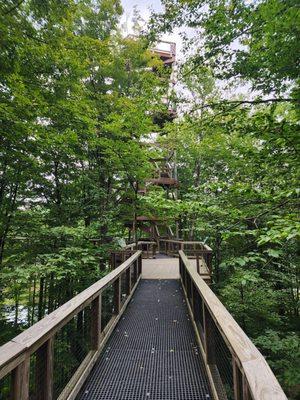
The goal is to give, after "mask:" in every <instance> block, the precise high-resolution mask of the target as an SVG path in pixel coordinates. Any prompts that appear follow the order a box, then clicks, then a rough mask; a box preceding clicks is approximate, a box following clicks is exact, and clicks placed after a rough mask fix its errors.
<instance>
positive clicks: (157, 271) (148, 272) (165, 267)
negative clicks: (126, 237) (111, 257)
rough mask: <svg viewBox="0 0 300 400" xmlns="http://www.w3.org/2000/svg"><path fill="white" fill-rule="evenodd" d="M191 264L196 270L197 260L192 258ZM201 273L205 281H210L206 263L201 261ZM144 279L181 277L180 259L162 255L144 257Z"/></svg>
mask: <svg viewBox="0 0 300 400" xmlns="http://www.w3.org/2000/svg"><path fill="white" fill-rule="evenodd" d="M189 261H190V264H191V266H192V267H193V268H194V269H195V270H196V260H195V259H190V260H189ZM200 275H201V277H202V278H203V279H204V280H205V281H210V275H209V271H208V269H207V267H206V265H205V264H204V263H202V262H200ZM142 279H179V259H178V258H174V257H161V256H160V255H158V257H157V258H151V259H144V260H143V268H142Z"/></svg>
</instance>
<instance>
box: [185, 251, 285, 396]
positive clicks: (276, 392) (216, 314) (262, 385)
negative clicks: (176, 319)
mask: <svg viewBox="0 0 300 400" xmlns="http://www.w3.org/2000/svg"><path fill="white" fill-rule="evenodd" d="M179 256H180V268H181V279H182V283H183V286H184V288H185V290H186V294H187V298H188V302H189V305H190V309H191V310H192V313H195V312H199V310H195V309H194V296H195V292H194V290H196V291H197V293H198V294H199V295H200V296H201V299H202V305H203V310H201V313H202V312H203V318H204V323H203V325H204V332H203V333H204V334H203V338H202V345H203V346H202V350H203V352H204V353H205V356H206V362H207V364H209V363H210V360H209V358H210V355H209V354H208V353H211V351H212V350H213V349H210V347H211V346H214V343H210V342H209V341H210V340H211V337H210V334H209V333H210V332H211V330H210V332H208V331H209V329H208V320H207V318H205V316H206V315H207V313H209V316H210V317H211V318H212V320H213V322H214V324H215V327H216V329H217V330H218V331H219V333H220V334H221V336H222V337H223V339H224V341H225V343H226V345H227V347H228V349H229V351H230V353H231V354H232V360H233V364H234V365H233V366H232V367H233V369H234V373H233V380H234V387H233V391H234V393H235V397H234V398H235V399H240V398H241V397H240V394H239V393H240V389H242V392H243V393H244V397H242V398H245V399H248V398H249V396H248V395H247V393H250V395H251V396H252V397H251V398H252V399H253V400H287V397H286V395H285V394H284V392H283V390H282V388H281V386H280V385H279V383H278V381H277V379H276V377H275V376H274V374H273V372H272V370H271V368H270V367H269V365H268V363H267V362H266V360H265V358H264V357H263V355H262V354H261V353H260V352H259V350H258V349H257V347H256V346H255V345H254V344H253V343H252V341H251V340H250V339H249V337H248V336H247V335H246V333H245V332H244V331H243V330H242V328H241V327H240V326H239V325H238V323H237V322H236V321H235V319H234V318H233V317H232V315H231V314H230V313H229V312H228V310H227V309H226V308H225V306H224V305H223V304H222V303H221V301H220V300H219V299H218V297H217V296H216V295H215V294H214V292H213V291H212V290H211V289H210V287H209V286H208V285H207V284H206V283H205V282H204V280H203V279H202V278H201V277H200V275H199V274H197V273H196V271H195V270H194V268H193V267H192V266H191V265H190V262H189V260H188V258H187V257H186V255H185V254H184V252H183V251H179ZM187 275H188V276H189V279H190V281H189V282H187ZM193 289H194V290H193ZM217 356H218V354H216V357H217ZM236 369H237V370H236ZM238 373H240V374H241V377H242V382H243V388H239V385H240V383H239V382H238Z"/></svg>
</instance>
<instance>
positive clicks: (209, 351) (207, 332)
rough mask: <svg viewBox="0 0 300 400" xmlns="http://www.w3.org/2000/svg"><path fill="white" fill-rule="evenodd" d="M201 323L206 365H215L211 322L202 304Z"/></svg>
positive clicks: (214, 347)
mask: <svg viewBox="0 0 300 400" xmlns="http://www.w3.org/2000/svg"><path fill="white" fill-rule="evenodd" d="M203 321H204V349H205V355H206V363H207V364H209V365H211V364H216V344H215V337H214V334H213V331H214V330H213V328H214V327H213V323H214V322H213V320H212V317H211V316H210V314H209V311H208V310H207V308H206V306H205V305H204V303H203Z"/></svg>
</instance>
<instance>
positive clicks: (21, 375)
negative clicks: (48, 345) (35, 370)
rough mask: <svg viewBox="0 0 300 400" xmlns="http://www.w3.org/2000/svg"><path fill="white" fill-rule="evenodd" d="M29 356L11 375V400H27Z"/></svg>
mask: <svg viewBox="0 0 300 400" xmlns="http://www.w3.org/2000/svg"><path fill="white" fill-rule="evenodd" d="M29 368H30V358H29V356H28V357H26V359H25V360H24V361H23V362H22V363H21V364H19V365H18V366H17V367H16V368H15V369H14V370H13V373H12V395H11V398H12V400H29Z"/></svg>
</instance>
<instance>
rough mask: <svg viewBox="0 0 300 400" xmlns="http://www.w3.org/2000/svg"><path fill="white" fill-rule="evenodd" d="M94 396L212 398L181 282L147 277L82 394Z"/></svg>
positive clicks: (100, 399)
mask: <svg viewBox="0 0 300 400" xmlns="http://www.w3.org/2000/svg"><path fill="white" fill-rule="evenodd" d="M177 262H178V260H177ZM178 275H179V272H178ZM94 399H97V400H117V399H118V400H119V399H122V400H140V399H149V400H173V399H184V400H209V399H211V394H210V390H209V383H208V378H207V374H206V370H205V366H204V362H203V359H202V355H201V352H200V349H199V347H198V345H197V341H196V336H195V332H194V330H193V325H192V323H191V320H190V317H189V314H188V308H187V305H186V302H185V298H184V293H183V290H182V287H181V285H180V283H179V281H178V280H175V279H170V280H149V279H147V280H142V281H141V283H140V284H139V286H138V288H137V290H136V292H135V294H134V295H133V298H132V300H131V302H130V303H129V305H128V308H127V309H126V311H125V313H124V314H123V317H122V318H121V320H120V321H119V323H118V324H117V326H116V328H115V329H114V332H113V333H112V335H111V338H110V340H109V341H108V343H107V345H106V346H105V348H104V350H103V353H102V355H101V356H100V358H99V360H98V361H97V363H96V365H95V367H94V368H93V370H92V372H91V374H90V375H89V377H88V379H87V381H86V383H85V385H84V386H83V388H82V390H81V392H80V394H79V395H78V397H77V400H94Z"/></svg>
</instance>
